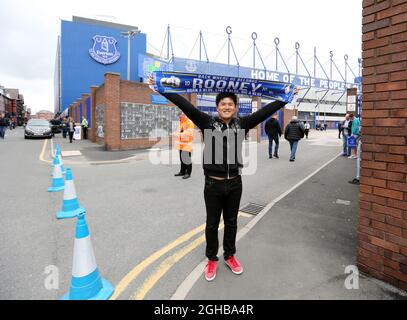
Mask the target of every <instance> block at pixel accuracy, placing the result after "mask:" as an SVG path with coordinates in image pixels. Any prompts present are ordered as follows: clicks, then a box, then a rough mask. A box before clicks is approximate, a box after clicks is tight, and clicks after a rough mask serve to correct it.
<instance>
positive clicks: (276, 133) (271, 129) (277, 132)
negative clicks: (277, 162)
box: [264, 115, 283, 159]
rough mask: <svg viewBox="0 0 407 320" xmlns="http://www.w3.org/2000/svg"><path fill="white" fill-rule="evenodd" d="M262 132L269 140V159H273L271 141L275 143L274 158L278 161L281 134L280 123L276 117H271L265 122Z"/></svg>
mask: <svg viewBox="0 0 407 320" xmlns="http://www.w3.org/2000/svg"><path fill="white" fill-rule="evenodd" d="M264 130H265V132H266V134H267V136H268V138H269V159H272V158H273V141H274V142H275V143H276V145H275V147H274V157H275V158H277V159H278V158H279V156H278V146H279V144H280V141H279V140H280V139H279V138H280V137H281V135H282V133H283V132H282V131H281V127H280V123H279V122H278V120H277V116H276V115H273V116H272V117H271V118H270V120H268V121H267V122H266V126H265V128H264Z"/></svg>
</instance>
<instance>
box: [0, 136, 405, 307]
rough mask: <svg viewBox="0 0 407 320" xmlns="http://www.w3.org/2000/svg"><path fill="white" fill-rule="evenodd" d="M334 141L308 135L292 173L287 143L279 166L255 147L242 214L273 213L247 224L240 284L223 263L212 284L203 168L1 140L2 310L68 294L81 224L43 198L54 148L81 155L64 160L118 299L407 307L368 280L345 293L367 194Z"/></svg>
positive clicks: (143, 155)
mask: <svg viewBox="0 0 407 320" xmlns="http://www.w3.org/2000/svg"><path fill="white" fill-rule="evenodd" d="M336 134H337V132H336V130H335V132H334V131H332V132H329V131H328V132H326V133H325V132H311V136H310V139H309V140H303V141H301V143H300V146H299V149H298V153H297V160H296V162H294V163H290V162H288V148H289V147H288V143H287V142H286V141H284V140H283V141H281V143H280V159H278V160H276V159H271V160H269V159H268V158H267V157H266V156H265V155H266V150H267V143H266V142H262V143H260V144H259V145H258V150H257V152H256V154H255V155H256V157H257V159H256V161H257V168H256V172H255V173H254V174H251V175H246V176H243V186H244V187H243V196H242V201H241V205H242V206H244V205H245V204H247V203H258V204H264V205H265V206H266V207H265V209H264V210H263V211H262V212H261V213H259V214H258V215H247V214H246V215H241V216H240V217H239V221H238V230H239V233H238V239H239V240H238V243H237V250H238V251H237V255H236V256H237V257H238V258H239V260H240V261H241V262H242V264H243V267H244V270H245V271H244V273H243V274H242V275H240V276H237V275H234V274H232V273H231V272H230V271H229V270H227V269H226V266H225V265H224V264H223V262H222V260H221V261H220V265H219V269H218V275H217V277H216V279H215V280H214V281H212V282H210V283H208V282H207V281H206V280H205V279H204V278H203V274H202V272H203V267H204V265H203V264H204V255H203V253H204V238H203V229H202V226H204V222H205V215H204V212H205V208H204V203H203V200H202V186H203V172H202V166H201V165H198V164H195V162H194V165H193V172H192V177H191V179H188V180H185V181H184V180H182V179H176V178H175V177H174V176H173V173H175V172H176V171H177V169H178V166H179V165H178V164H176V163H169V164H165V163H161V164H153V163H152V162H151V161H150V160H151V158H150V156H151V151H149V150H137V151H134V150H133V151H118V152H107V151H104V150H103V147H101V146H98V145H96V144H93V143H91V142H89V141H74V143H72V144H70V143H69V141H68V140H64V139H62V138H61V136H60V135H57V136H56V137H55V138H54V139H52V141H51V140H49V141H48V142H47V144H46V145H45V143H44V141H43V140H29V141H26V140H24V139H23V137H22V130H13V131H11V132H10V131H9V132H8V133H7V136H6V140H4V141H0V164H1V166H2V169H3V170H1V171H0V179H1V180H2V181H9V182H10V183H9V184H8V185H7V188H3V190H2V194H3V198H2V203H1V204H2V210H1V214H2V221H3V222H2V227H1V228H0V279H1V281H2V285H1V286H0V299H58V298H59V297H61V296H62V295H63V294H65V293H66V291H67V289H68V288H69V282H70V280H71V268H72V250H73V238H74V229H75V220H74V219H71V220H63V221H57V220H56V219H55V213H56V212H57V211H58V210H59V209H60V206H61V197H62V194H49V193H47V192H46V189H47V188H48V186H49V184H50V172H51V171H50V166H49V162H47V161H51V150H52V148H50V146H52V145H53V146H55V144H56V143H58V144H59V146H60V148H61V149H62V151H80V152H81V155H80V156H69V157H63V160H64V165H65V167H67V166H70V167H72V170H73V175H74V179H75V186H76V190H77V194H78V199H79V201H80V204H81V205H83V206H85V207H86V209H87V221H88V224H89V227H90V231H91V236H92V244H93V246H94V250H95V254H96V258H97V262H98V267H99V269H100V270H101V273H102V276H103V277H105V278H106V279H108V280H109V281H110V282H111V283H112V284H113V285H114V286H115V287H116V292H117V296H115V299H139V298H140V299H148V300H153V299H160V300H161V299H162V300H169V299H194V300H195V299H196V300H206V299H225V300H228V299H244V300H249V299H405V297H406V296H405V293H403V292H401V291H399V290H397V289H396V288H394V287H391V286H389V285H387V284H385V283H383V282H381V281H378V280H375V279H373V278H370V277H367V276H364V275H362V274H361V275H360V277H359V289H352V290H348V289H346V288H345V286H344V282H345V279H346V277H347V274H345V268H346V267H347V266H350V265H355V264H356V227H357V219H358V218H357V202H358V199H357V197H358V186H355V185H351V184H349V183H348V180H352V178H353V177H354V174H355V170H356V163H355V160H351V159H347V158H342V157H337V155H338V154H339V153H340V150H341V141H340V140H339V139H337V136H336ZM44 146H45V147H44ZM161 153H162V154H165V153H171V152H170V151H169V150H167V149H165V148H164V149H163V150H162V152H161ZM173 153H174V154H175V158H177V155H176V152H173ZM194 153H195V157H196V158H200V156H199V154H198V152H195V149H194ZM40 160H41V161H40ZM4 217H6V218H4ZM222 236H223V235H222V231H220V234H219V239H222ZM219 256H221V250H220V252H219ZM49 266H55V267H57V269H58V271H59V287H58V288H57V289H56V290H50V289H47V288H45V287H44V281H45V279H46V277H47V271H46V270H47V267H49Z"/></svg>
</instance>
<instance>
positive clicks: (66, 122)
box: [62, 118, 69, 139]
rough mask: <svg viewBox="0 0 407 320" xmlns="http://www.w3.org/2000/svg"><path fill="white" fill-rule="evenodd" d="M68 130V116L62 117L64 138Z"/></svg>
mask: <svg viewBox="0 0 407 320" xmlns="http://www.w3.org/2000/svg"><path fill="white" fill-rule="evenodd" d="M68 132H69V125H68V118H63V119H62V138H64V139H66V135H67V133H68Z"/></svg>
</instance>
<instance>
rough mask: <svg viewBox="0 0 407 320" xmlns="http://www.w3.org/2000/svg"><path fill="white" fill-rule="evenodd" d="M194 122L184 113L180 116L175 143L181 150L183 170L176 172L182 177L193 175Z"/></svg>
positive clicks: (186, 177)
mask: <svg viewBox="0 0 407 320" xmlns="http://www.w3.org/2000/svg"><path fill="white" fill-rule="evenodd" d="M194 128H195V126H194V123H193V122H192V121H191V120H189V119H188V118H187V116H186V115H185V114H184V113H181V114H180V116H179V123H178V130H177V132H176V134H175V135H176V141H175V145H176V147H177V149H178V150H179V157H180V160H181V170H180V171H179V172H178V173H176V174H175V176H176V177H179V176H182V179H188V178H190V177H191V172H192V161H191V153H192V141H193V139H194Z"/></svg>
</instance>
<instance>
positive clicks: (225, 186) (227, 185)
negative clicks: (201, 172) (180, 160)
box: [204, 176, 242, 261]
mask: <svg viewBox="0 0 407 320" xmlns="http://www.w3.org/2000/svg"><path fill="white" fill-rule="evenodd" d="M204 197H205V205H206V228H205V237H206V252H205V253H206V257H207V258H208V259H209V260H213V261H218V260H219V259H218V256H217V254H218V249H219V240H218V228H219V221H220V216H221V214H222V212H223V221H224V224H225V232H224V235H223V250H224V253H223V256H224V258H225V260H226V259H227V258H229V257H230V256H232V255H234V254H235V253H236V233H237V215H238V213H239V206H240V199H241V197H242V178H241V176H238V177H236V178H234V179H231V180H215V179H212V178H210V177H205V189H204Z"/></svg>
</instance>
